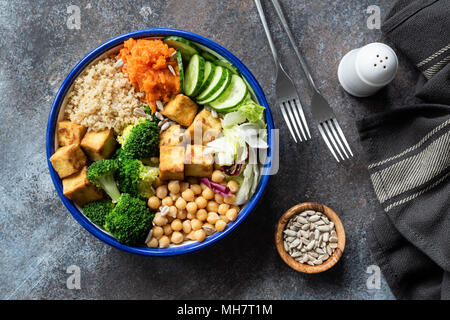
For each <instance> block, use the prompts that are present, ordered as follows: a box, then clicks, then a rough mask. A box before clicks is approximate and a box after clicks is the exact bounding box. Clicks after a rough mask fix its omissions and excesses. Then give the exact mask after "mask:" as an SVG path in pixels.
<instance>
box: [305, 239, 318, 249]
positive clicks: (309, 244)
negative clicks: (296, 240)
mask: <svg viewBox="0 0 450 320" xmlns="http://www.w3.org/2000/svg"><path fill="white" fill-rule="evenodd" d="M315 243H316V242H315V241H314V240H312V241H311V242H310V243H308V245H307V246H306V250H307V251H309V250H311V249H312V248H313V247H314V244H315Z"/></svg>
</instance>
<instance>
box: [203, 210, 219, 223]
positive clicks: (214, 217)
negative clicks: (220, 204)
mask: <svg viewBox="0 0 450 320" xmlns="http://www.w3.org/2000/svg"><path fill="white" fill-rule="evenodd" d="M217 220H219V215H218V214H217V213H216V212H208V217H207V218H206V221H208V223H211V224H212V225H214V224H215V223H216V222H217Z"/></svg>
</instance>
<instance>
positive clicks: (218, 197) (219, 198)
mask: <svg viewBox="0 0 450 320" xmlns="http://www.w3.org/2000/svg"><path fill="white" fill-rule="evenodd" d="M214 200H215V201H216V202H217V203H218V204H221V203H223V195H221V194H218V193H216V194H215V195H214Z"/></svg>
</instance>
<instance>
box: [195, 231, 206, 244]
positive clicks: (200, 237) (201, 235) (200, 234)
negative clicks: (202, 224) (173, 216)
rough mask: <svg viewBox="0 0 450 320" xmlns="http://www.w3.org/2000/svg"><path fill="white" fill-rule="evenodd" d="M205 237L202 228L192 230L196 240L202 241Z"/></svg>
mask: <svg viewBox="0 0 450 320" xmlns="http://www.w3.org/2000/svg"><path fill="white" fill-rule="evenodd" d="M205 238H206V233H205V231H204V230H203V229H199V230H196V231H195V232H194V239H195V240H197V241H198V242H203V241H204V240H205Z"/></svg>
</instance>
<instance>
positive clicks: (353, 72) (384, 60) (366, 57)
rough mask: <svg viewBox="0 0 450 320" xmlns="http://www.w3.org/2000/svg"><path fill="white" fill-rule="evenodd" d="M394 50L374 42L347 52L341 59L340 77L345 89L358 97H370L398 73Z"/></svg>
mask: <svg viewBox="0 0 450 320" xmlns="http://www.w3.org/2000/svg"><path fill="white" fill-rule="evenodd" d="M397 69H398V59H397V55H396V54H395V52H394V50H392V48H391V47H389V46H388V45H386V44H384V43H380V42H374V43H370V44H368V45H366V46H364V47H362V48H359V49H355V50H352V51H350V52H349V53H347V54H346V55H345V56H344V57H343V58H342V60H341V62H340V64H339V69H338V78H339V82H340V83H341V85H342V87H343V88H344V90H345V91H347V92H348V93H350V94H351V95H353V96H356V97H368V96H370V95H372V94H374V93H375V92H377V91H378V90H380V89H381V88H382V87H384V86H386V85H387V84H388V83H390V82H391V81H392V80H393V79H394V78H395V75H396V73H397Z"/></svg>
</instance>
